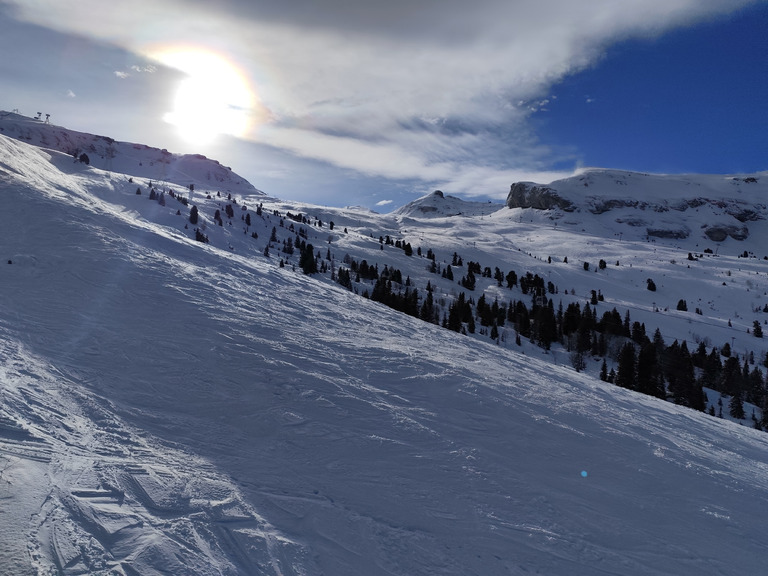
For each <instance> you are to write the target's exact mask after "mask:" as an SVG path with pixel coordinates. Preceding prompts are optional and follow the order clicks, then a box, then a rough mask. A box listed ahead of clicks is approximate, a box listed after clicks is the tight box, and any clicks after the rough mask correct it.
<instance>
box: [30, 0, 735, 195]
mask: <svg viewBox="0 0 768 576" xmlns="http://www.w3.org/2000/svg"><path fill="white" fill-rule="evenodd" d="M747 3H749V1H748V0H708V1H705V2H702V1H701V0H625V1H623V2H616V1H615V0H588V1H587V0H584V1H581V2H573V1H572V0H518V1H515V2H509V0H475V1H474V2H472V3H467V2H464V1H463V0H439V1H438V0H422V1H420V2H412V0H390V1H389V2H386V3H381V2H360V1H359V0H311V1H310V0H295V1H294V2H290V3H287V2H283V1H279V2H278V0H264V1H263V2H259V3H253V2H246V1H245V0H243V1H240V2H238V1H235V0H229V1H227V0H223V1H222V2H217V3H214V4H212V3H209V2H202V1H190V0H186V1H182V0H166V1H164V2H157V1H156V0H152V1H151V2H150V1H149V0H132V1H131V2H128V1H127V0H126V1H120V0H117V1H116V2H113V3H110V4H109V5H106V4H104V3H103V2H102V1H101V0H98V1H97V0H81V1H80V2H77V3H74V4H73V3H68V4H63V3H60V2H55V1H53V0H24V2H21V1H19V0H17V1H16V2H15V4H16V5H17V8H18V10H19V12H20V13H21V14H22V15H23V16H24V17H25V18H27V19H29V20H30V21H34V22H36V23H39V24H42V25H45V26H49V27H52V28H56V29H59V30H65V31H67V32H75V33H78V34H82V35H86V36H89V37H97V38H98V39H100V40H103V41H106V42H114V43H118V44H120V45H121V46H123V47H126V48H128V49H130V50H132V51H134V52H136V53H139V54H149V53H152V52H154V51H156V50H157V49H158V48H160V47H163V46H169V45H182V46H183V45H194V46H196V47H200V46H201V45H202V46H207V47H208V48H209V49H211V50H214V51H215V52H217V53H218V54H224V55H226V56H227V58H229V59H230V60H231V62H232V63H233V64H234V65H236V66H238V68H239V69H241V70H242V71H243V73H244V74H245V75H246V76H247V78H248V80H249V81H250V83H251V84H252V86H253V87H254V88H255V90H256V91H257V93H258V97H259V101H260V102H261V104H262V105H263V106H264V107H265V108H266V109H267V110H268V111H269V114H266V115H265V117H268V118H269V119H270V120H269V122H268V124H267V125H266V126H263V127H261V128H257V129H256V130H255V131H254V132H253V133H252V134H251V135H250V137H251V138H253V139H257V140H260V141H264V142H267V143H269V144H270V145H272V146H277V147H279V148H282V149H286V150H290V151H291V152H292V153H294V154H296V155H298V156H302V157H307V158H313V159H317V160H322V161H325V162H329V163H332V164H335V165H338V166H341V167H344V168H350V169H354V170H357V171H359V172H362V173H365V174H368V175H374V176H383V177H387V178H397V179H421V180H423V181H425V182H430V183H432V182H434V183H436V184H437V185H439V186H440V187H442V188H443V189H450V188H451V187H458V186H464V187H465V188H464V189H463V190H457V192H463V193H467V194H472V193H473V191H475V190H479V189H480V188H482V189H483V192H482V193H488V189H489V188H490V187H491V186H497V185H500V183H501V182H505V181H506V185H505V186H504V187H503V188H502V189H504V188H507V187H508V184H509V182H510V180H509V178H510V177H511V176H512V175H518V176H523V177H524V176H526V175H527V176H531V179H538V180H540V181H543V180H544V179H545V176H547V175H552V174H554V175H555V176H560V175H562V174H560V173H552V172H549V171H547V166H549V165H552V164H553V161H555V160H557V159H556V158H552V151H551V150H548V149H546V148H545V147H542V146H539V145H538V144H537V143H536V141H535V139H534V138H533V137H532V135H531V134H530V132H529V130H528V129H527V125H526V120H527V116H528V115H529V114H530V113H531V111H532V110H536V111H538V110H546V105H547V104H548V99H549V98H550V96H549V95H548V94H549V92H548V88H549V86H550V85H551V84H552V83H553V82H555V81H557V80H558V79H560V78H562V77H563V76H564V75H566V74H568V73H571V72H574V71H576V70H579V69H582V68H584V67H586V66H589V65H590V64H591V63H593V62H594V61H595V60H596V59H597V58H598V57H599V56H600V54H601V51H602V49H603V48H604V46H605V45H607V44H608V43H610V42H613V41H616V40H617V39H620V38H623V37H627V36H630V35H641V34H658V33H660V32H661V31H663V30H665V29H668V28H670V27H673V26H680V25H685V24H688V23H690V22H692V21H694V20H696V19H698V18H703V17H707V16H710V15H713V14H717V13H719V12H726V11H728V10H733V9H736V8H738V7H739V6H743V5H745V4H747ZM180 14H183V17H179V15H180ZM133 70H134V71H136V72H150V71H151V70H147V69H144V68H142V69H138V67H136V68H134V69H133ZM116 74H117V73H116ZM521 104H523V105H521ZM537 173H540V176H538V177H536V174H537ZM448 184H450V185H451V186H449V185H448ZM478 193H479V192H478Z"/></svg>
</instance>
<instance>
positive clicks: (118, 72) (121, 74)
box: [115, 70, 130, 80]
mask: <svg viewBox="0 0 768 576" xmlns="http://www.w3.org/2000/svg"><path fill="white" fill-rule="evenodd" d="M115 76H117V77H118V78H120V79H121V80H124V79H126V78H128V77H129V76H130V74H128V72H124V71H122V70H115Z"/></svg>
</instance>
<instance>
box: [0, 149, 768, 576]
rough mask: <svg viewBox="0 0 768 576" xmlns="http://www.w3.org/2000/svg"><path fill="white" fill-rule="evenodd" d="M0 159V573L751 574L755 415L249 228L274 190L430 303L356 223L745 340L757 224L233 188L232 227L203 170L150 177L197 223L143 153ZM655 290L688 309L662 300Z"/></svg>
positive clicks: (759, 288)
mask: <svg viewBox="0 0 768 576" xmlns="http://www.w3.org/2000/svg"><path fill="white" fill-rule="evenodd" d="M142 153H143V152H142V151H141V150H137V152H136V154H137V158H138V159H139V160H138V161H140V162H142V165H143V164H144V161H143V160H142V156H141V154H142ZM146 153H147V157H149V155H150V152H146ZM138 161H137V165H138ZM0 171H2V172H0V195H2V196H1V197H2V207H3V227H2V233H1V234H0V265H2V268H1V269H2V272H0V296H1V297H2V302H1V304H0V495H1V496H0V497H2V508H1V509H0V510H1V512H2V513H0V567H2V572H3V573H8V574H123V575H126V576H131V575H134V574H142V575H152V574H169V573H172V574H184V573H194V574H274V575H280V576H287V575H320V574H324V575H334V576H336V575H340V576H343V575H360V574H366V575H372V576H376V575H394V574H397V575H431V574H434V575H437V574H440V575H453V574H455V575H462V576H465V575H470V574H476V575H483V576H485V575H496V574H499V575H501V574H514V575H520V574H536V573H539V574H548V575H552V576H559V575H569V576H570V575H572V574H615V575H619V574H621V575H626V576H633V575H668V574H702V575H730V574H733V575H736V574H739V575H741V574H747V573H751V574H759V573H762V570H763V569H764V568H763V565H764V563H765V562H764V558H765V550H766V545H765V537H764V534H763V527H764V518H765V517H766V513H767V512H768V435H766V434H765V433H763V432H759V431H756V430H753V429H751V428H750V427H749V426H748V425H746V426H743V425H739V424H738V423H734V422H730V421H728V420H721V419H717V418H712V417H709V416H707V415H705V414H701V413H698V412H695V411H692V410H689V409H686V408H681V407H678V406H675V405H672V404H670V403H666V402H661V401H658V400H656V399H653V398H650V397H646V396H642V395H639V394H636V393H633V392H631V391H628V390H625V389H620V388H618V387H615V386H613V385H610V384H606V383H602V382H600V381H599V380H597V379H596V378H595V374H596V373H597V370H598V368H599V365H598V364H597V363H590V365H589V366H588V368H587V370H586V372H585V373H576V372H575V371H574V370H573V369H572V368H570V366H569V365H568V361H567V352H565V351H564V350H562V349H560V350H558V349H553V350H552V351H550V352H549V353H544V352H543V351H542V350H540V349H538V348H536V347H534V346H532V345H530V344H528V343H524V345H523V346H521V347H517V346H515V345H514V342H513V341H514V339H513V338H506V339H504V340H502V341H500V342H499V343H498V344H497V343H494V342H493V341H491V340H490V339H488V338H487V337H481V336H479V335H476V336H474V337H467V336H462V335H459V334H456V333H453V332H450V331H448V330H444V329H441V328H439V327H437V326H433V325H431V324H427V323H424V322H421V321H419V320H416V319H413V318H410V317H406V316H404V315H401V314H398V313H397V312H395V311H393V310H390V309H388V308H385V307H383V306H380V305H378V304H376V303H374V302H371V301H369V300H367V299H363V298H361V297H360V296H357V295H355V294H353V293H351V292H349V291H346V290H344V289H343V288H341V287H340V286H338V285H336V284H335V283H333V282H331V281H330V280H329V279H328V278H327V276H322V275H318V276H316V277H312V278H309V277H306V276H304V275H302V274H301V273H300V271H298V270H296V271H295V270H293V266H294V265H295V263H296V262H297V255H294V256H293V257H291V258H288V257H287V256H286V257H285V258H286V259H287V264H286V267H285V268H280V267H278V265H277V263H278V261H279V259H280V258H281V257H283V256H282V255H280V256H278V254H277V250H276V249H275V250H273V254H272V255H271V256H270V257H269V258H266V257H264V256H263V254H262V252H263V249H264V246H265V245H266V243H267V241H268V238H269V232H270V230H271V228H272V227H273V226H275V227H278V228H279V226H278V222H279V218H276V217H274V216H270V215H271V214H272V210H279V211H280V212H281V213H285V212H286V211H292V212H293V213H296V212H303V213H304V214H312V215H313V216H314V217H315V218H320V219H321V220H322V221H323V222H324V226H323V227H320V226H319V225H318V226H315V225H304V226H303V227H304V228H305V229H307V232H308V235H309V239H310V240H311V241H313V243H314V245H315V246H316V247H317V249H318V250H320V251H322V252H323V253H324V252H325V251H326V250H327V249H330V250H332V251H333V252H334V258H335V260H336V262H337V264H338V263H340V262H341V259H342V258H343V256H344V255H345V254H351V255H352V256H353V257H354V258H356V259H362V258H367V259H368V261H369V262H378V263H379V265H380V266H383V264H384V263H385V262H386V263H389V264H390V265H393V266H394V265H396V266H397V267H399V268H401V269H402V270H403V273H404V275H405V274H406V273H407V274H408V275H409V276H410V277H411V278H412V279H413V280H414V282H415V284H416V285H417V286H419V287H421V286H423V285H425V284H426V281H427V280H431V281H432V282H433V283H434V284H436V285H437V286H438V290H439V293H441V294H442V295H443V297H444V298H446V299H448V298H450V297H451V296H452V294H455V293H457V288H458V286H457V285H456V283H455V282H454V283H449V282H448V281H443V280H442V279H440V278H439V277H436V276H435V275H432V274H430V273H429V272H428V271H427V260H426V259H425V258H419V257H417V256H413V257H411V258H408V257H406V256H405V255H404V254H403V252H402V251H401V250H399V249H395V248H393V247H391V246H386V247H385V248H384V249H382V246H381V245H380V244H379V241H378V237H379V236H380V235H386V234H392V235H394V236H395V237H397V238H404V239H407V240H408V241H409V242H412V243H413V245H414V249H415V247H416V246H417V245H419V246H423V247H424V249H425V250H426V248H427V247H433V248H434V249H435V250H436V252H437V253H438V256H439V259H440V261H441V262H444V261H448V262H450V257H451V254H452V253H453V251H454V250H456V251H458V252H459V253H460V254H461V256H462V257H463V258H464V261H465V262H466V261H468V260H476V261H480V262H482V263H483V264H484V265H489V266H491V267H493V266H495V265H499V266H501V267H502V269H504V270H509V269H510V268H512V267H514V268H515V269H517V270H518V272H524V271H526V270H530V271H532V272H538V273H540V274H545V275H546V278H548V279H551V280H552V281H553V282H555V283H556V284H557V285H558V286H559V287H560V288H561V292H562V290H563V289H569V292H570V289H571V288H572V289H573V292H574V294H573V295H569V296H566V295H564V294H561V295H558V297H559V298H562V299H563V302H564V304H567V302H569V301H580V302H584V300H585V298H587V297H588V294H589V290H590V289H597V288H600V289H601V290H602V292H603V293H604V294H605V295H606V302H605V303H601V304H600V309H603V310H605V309H610V307H612V306H618V307H620V309H621V310H622V312H623V310H624V309H625V308H628V309H631V313H632V316H633V319H638V320H641V321H644V322H645V323H646V326H647V327H648V329H649V330H650V331H652V330H653V329H654V328H655V327H656V326H659V327H660V328H661V330H662V332H663V333H664V337H665V339H667V341H668V342H671V340H672V339H674V338H680V339H687V340H688V342H689V345H690V344H691V343H692V342H693V341H694V340H695V338H697V337H698V338H707V339H709V340H710V341H711V343H712V344H715V345H720V344H721V343H724V342H726V341H728V342H733V345H734V349H736V350H744V351H745V352H746V351H747V350H753V351H755V354H756V355H758V356H759V354H760V353H761V351H763V348H764V345H762V341H761V340H758V339H756V338H754V337H752V336H751V335H749V334H747V333H746V328H747V327H749V326H751V322H752V319H753V318H757V317H760V316H758V315H757V313H756V312H754V308H755V307H756V306H757V305H758V304H759V305H762V304H763V303H764V302H765V299H766V298H765V293H766V291H767V290H768V277H766V264H765V263H764V261H762V260H760V259H758V258H746V259H742V258H737V254H740V253H741V251H742V250H744V249H747V250H751V251H755V253H759V251H760V249H761V247H763V246H765V244H764V243H762V244H761V240H762V239H763V238H762V236H760V234H759V233H758V232H757V231H756V232H755V233H754V234H752V235H751V236H750V238H749V239H748V240H746V241H745V242H744V243H737V242H735V241H731V240H729V241H726V242H725V243H723V245H722V246H720V247H719V253H718V255H717V256H716V257H715V256H714V255H713V256H711V257H702V258H701V259H699V260H696V261H693V262H689V261H686V260H685V258H684V256H685V253H686V252H688V251H691V250H695V251H696V252H697V253H698V252H700V251H703V248H704V247H705V244H704V242H703V240H702V239H700V238H694V237H691V238H689V239H687V240H684V241H670V242H667V243H664V242H656V243H650V242H647V241H646V240H645V239H642V238H637V239H632V238H628V237H627V236H625V237H624V238H623V239H622V240H621V241H619V240H617V238H616V237H614V236H613V232H611V231H610V229H606V228H605V227H604V225H605V223H606V222H610V221H609V220H606V219H602V220H601V219H600V216H597V215H590V214H570V215H567V216H563V217H562V219H561V220H559V223H558V224H557V225H555V224H556V221H553V220H550V217H551V216H552V214H549V215H546V214H544V213H538V212H535V211H529V210H519V209H515V210H508V209H506V208H501V207H499V209H498V210H497V211H489V212H484V211H483V212H482V213H480V214H478V215H476V216H472V217H469V216H466V213H465V215H464V216H461V217H456V216H451V214H455V212H454V208H455V206H451V208H450V210H447V211H446V212H445V215H444V216H442V217H437V216H436V215H435V214H434V213H432V214H430V215H429V216H430V217H429V218H417V217H415V216H414V214H415V213H414V212H407V213H406V212H404V213H401V214H395V215H391V216H381V215H376V214H373V213H370V212H367V211H362V210H360V211H355V210H339V209H331V208H322V207H312V206H290V205H288V204H286V203H281V202H279V201H273V200H268V199H266V198H265V197H263V196H262V195H260V194H259V193H258V192H256V191H255V190H253V189H251V188H249V187H243V188H241V189H240V192H239V194H238V197H237V201H238V205H237V208H239V209H242V207H243V206H247V212H250V213H251V218H252V219H253V220H254V221H255V222H256V223H255V224H254V226H253V230H257V231H258V235H259V238H258V239H254V238H252V237H251V236H250V232H251V230H250V229H248V230H246V229H245V227H244V224H243V221H242V220H241V219H240V218H237V214H236V217H235V218H234V219H233V222H232V224H230V223H229V221H227V222H225V225H224V226H222V227H219V226H216V225H215V224H214V223H213V221H212V213H213V211H214V209H216V208H217V207H220V206H223V204H225V202H224V201H223V199H222V197H219V196H217V194H216V193H217V192H219V191H220V190H221V189H220V188H219V189H217V187H216V185H215V184H214V185H212V184H211V182H210V181H209V180H207V179H206V178H205V177H204V175H203V177H198V179H195V180H194V182H187V181H184V182H175V184H177V186H176V187H175V188H176V191H177V192H178V193H181V192H183V191H184V190H185V187H186V186H188V184H189V183H194V184H195V192H194V198H193V203H195V204H196V205H197V206H198V207H199V208H200V213H201V216H202V217H203V222H202V224H201V226H203V225H205V233H206V234H207V235H208V236H209V238H210V243H209V244H203V243H199V242H195V241H194V233H193V229H194V227H193V226H191V225H188V224H187V221H186V216H187V215H188V208H187V207H185V206H183V205H182V204H180V203H178V202H177V201H176V200H174V199H172V198H170V197H168V198H167V203H166V206H160V205H159V204H158V203H157V202H153V201H150V200H148V198H147V194H148V189H147V188H148V186H147V181H146V179H147V178H155V179H156V177H155V176H148V175H145V174H133V175H134V181H133V182H129V181H128V176H127V175H124V174H120V173H116V172H106V171H102V170H100V169H98V168H95V167H93V166H89V167H86V166H84V165H83V164H80V163H74V162H73V160H72V157H71V156H70V155H66V154H62V153H58V152H55V151H50V150H47V151H46V150H43V149H40V148H37V147H34V146H31V145H29V144H26V143H24V142H20V141H18V140H14V139H11V138H8V137H6V136H2V135H0ZM128 174H131V173H130V172H128ZM139 176H141V178H139ZM173 184H174V183H173V182H172V181H170V180H167V181H164V182H163V186H164V187H165V188H166V189H168V188H169V187H170V188H173ZM137 186H139V187H140V188H142V189H143V193H142V194H141V195H137V194H135V191H136V188H137ZM249 190H250V192H249ZM224 192H225V194H224V195H226V193H227V192H226V191H224ZM209 193H210V195H211V198H210V199H208V198H207V197H206V196H207V195H208V194H209ZM187 194H188V191H187ZM249 194H250V195H249ZM447 200H449V201H451V202H452V203H453V200H451V199H447ZM429 201H430V202H434V199H430V200H429ZM258 202H264V217H263V219H262V218H260V217H257V216H255V212H254V210H255V205H256V203H258ZM438 209H439V206H438ZM177 210H179V212H180V214H179V215H177V214H176V211H177ZM245 212H246V211H243V213H245ZM465 212H466V211H465ZM331 220H333V221H334V223H335V227H334V230H333V231H330V230H329V226H328V222H329V221H331ZM569 222H570V223H569ZM288 223H289V221H288V220H286V221H285V226H286V227H287V226H288ZM297 226H298V225H297ZM344 228H348V231H347V233H343V232H342V230H343V229H344ZM279 234H280V238H281V239H282V238H285V237H287V234H286V232H285V229H284V228H279ZM698 243H701V245H700V246H697V245H696V244H698ZM713 247H715V246H714V245H713ZM759 255H760V257H762V254H759ZM548 256H551V257H552V260H553V263H548V262H547V257H548ZM563 256H568V259H569V263H568V264H566V263H564V262H563V261H562V257H563ZM702 256H703V255H702ZM600 257H602V258H605V259H606V260H608V262H609V263H610V266H608V267H607V268H606V269H605V270H601V271H595V270H596V266H595V264H596V260H597V258H600ZM582 259H584V260H589V261H592V262H593V266H592V269H591V270H590V271H588V272H587V271H584V270H583V267H582ZM614 260H620V265H619V266H614ZM672 260H675V262H674V263H672ZM6 261H9V263H7V264H6ZM688 266H690V268H688ZM729 271H730V273H731V274H730V275H728V272H729ZM456 273H457V276H460V274H461V269H458V270H457V271H456ZM648 276H653V277H654V278H655V279H656V283H657V284H658V285H659V290H658V292H656V293H651V292H648V291H646V290H645V279H646V278H647V277H648ZM722 282H726V285H725V286H723V285H722ZM483 289H485V290H486V292H487V295H488V296H489V297H491V296H493V295H494V294H498V295H499V296H500V297H504V298H509V297H510V296H509V294H505V293H504V290H506V289H499V288H497V287H496V286H495V283H491V282H489V283H488V284H487V285H484V286H483ZM478 295H479V292H478ZM515 297H518V298H519V297H520V295H519V293H518V294H516V295H515ZM680 297H686V298H688V300H689V309H693V306H694V304H693V302H694V301H695V302H696V303H697V304H696V305H701V306H702V307H703V308H704V312H705V313H704V314H703V315H697V314H694V313H693V312H690V313H682V312H677V311H675V310H674V303H675V302H676V301H677V299H678V298H680ZM697 299H698V300H697ZM699 300H700V301H701V303H700V304H699ZM665 307H670V309H669V310H668V311H665V310H664V308H665ZM728 318H732V319H733V326H731V327H729V326H728V325H727V319H728ZM761 345H762V347H761ZM593 364H594V365H593ZM745 424H749V422H748V421H745Z"/></svg>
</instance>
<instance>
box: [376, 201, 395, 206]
mask: <svg viewBox="0 0 768 576" xmlns="http://www.w3.org/2000/svg"><path fill="white" fill-rule="evenodd" d="M390 204H392V200H379V201H378V202H376V206H388V205H390Z"/></svg>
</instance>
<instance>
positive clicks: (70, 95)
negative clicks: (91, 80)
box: [66, 90, 77, 98]
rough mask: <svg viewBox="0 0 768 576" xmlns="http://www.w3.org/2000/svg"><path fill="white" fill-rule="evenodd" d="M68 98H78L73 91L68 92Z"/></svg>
mask: <svg viewBox="0 0 768 576" xmlns="http://www.w3.org/2000/svg"><path fill="white" fill-rule="evenodd" d="M66 94H67V98H77V94H75V93H74V92H73V91H72V90H67V93H66Z"/></svg>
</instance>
